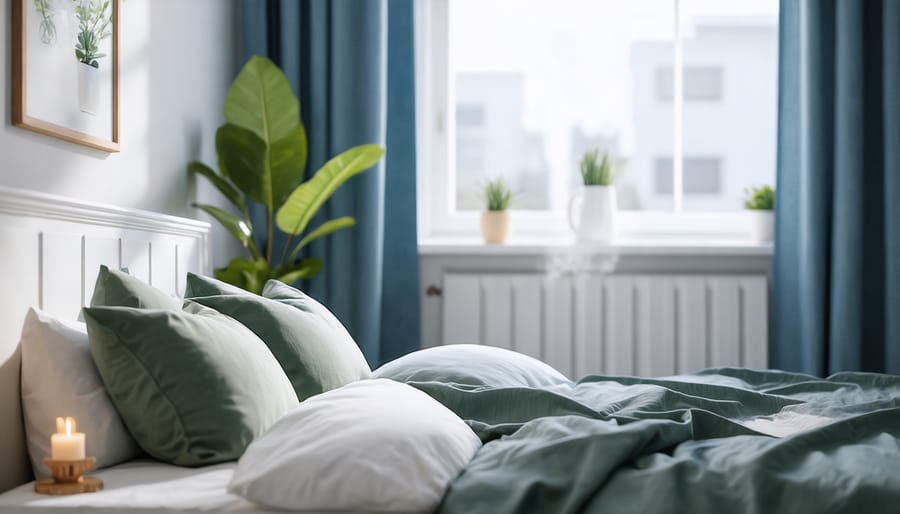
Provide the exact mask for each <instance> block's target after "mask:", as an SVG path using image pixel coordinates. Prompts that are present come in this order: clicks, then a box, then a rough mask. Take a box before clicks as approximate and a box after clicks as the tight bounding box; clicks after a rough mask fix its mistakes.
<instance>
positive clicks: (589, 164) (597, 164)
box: [581, 148, 613, 186]
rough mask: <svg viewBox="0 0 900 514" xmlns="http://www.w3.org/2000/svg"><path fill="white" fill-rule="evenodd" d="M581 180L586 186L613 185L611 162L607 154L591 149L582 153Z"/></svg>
mask: <svg viewBox="0 0 900 514" xmlns="http://www.w3.org/2000/svg"><path fill="white" fill-rule="evenodd" d="M581 179H582V180H583V181H584V185H586V186H611V185H612V183H613V171H612V162H610V159H609V153H608V152H603V157H602V158H601V157H600V150H598V149H596V148H595V149H593V150H588V151H587V152H585V153H584V156H583V157H582V158H581Z"/></svg>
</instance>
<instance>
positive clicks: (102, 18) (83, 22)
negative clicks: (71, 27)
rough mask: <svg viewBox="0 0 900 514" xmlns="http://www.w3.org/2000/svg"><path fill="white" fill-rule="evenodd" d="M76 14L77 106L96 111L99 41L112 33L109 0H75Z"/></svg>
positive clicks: (91, 112) (90, 111)
mask: <svg viewBox="0 0 900 514" xmlns="http://www.w3.org/2000/svg"><path fill="white" fill-rule="evenodd" d="M75 16H76V17H77V18H78V41H77V42H76V43H75V57H76V58H77V59H78V108H79V109H81V111H83V112H86V113H88V114H96V113H97V108H98V106H99V105H100V84H99V80H100V71H99V70H100V59H102V58H103V57H106V54H102V53H100V42H101V41H103V40H104V39H106V38H108V37H109V36H110V35H112V32H111V31H110V23H111V21H112V19H111V15H110V9H109V0H78V4H77V5H76V6H75Z"/></svg>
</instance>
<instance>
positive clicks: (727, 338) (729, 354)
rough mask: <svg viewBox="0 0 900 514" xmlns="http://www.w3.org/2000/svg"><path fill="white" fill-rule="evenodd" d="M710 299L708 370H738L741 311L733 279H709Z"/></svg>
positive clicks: (735, 281) (736, 282)
mask: <svg viewBox="0 0 900 514" xmlns="http://www.w3.org/2000/svg"><path fill="white" fill-rule="evenodd" d="M709 282H710V289H711V292H712V298H711V302H710V307H711V309H712V312H711V313H709V314H708V316H709V320H710V322H711V324H712V348H711V355H710V356H709V360H710V363H709V364H710V366H740V363H741V348H740V341H741V335H740V323H741V321H740V308H739V305H738V303H739V298H738V296H739V289H738V281H737V279H736V278H719V277H717V278H711V279H709Z"/></svg>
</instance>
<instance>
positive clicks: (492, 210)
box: [481, 178, 513, 244]
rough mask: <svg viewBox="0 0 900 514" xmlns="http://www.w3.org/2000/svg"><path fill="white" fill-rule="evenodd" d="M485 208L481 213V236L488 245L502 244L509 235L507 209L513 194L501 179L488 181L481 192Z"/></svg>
mask: <svg viewBox="0 0 900 514" xmlns="http://www.w3.org/2000/svg"><path fill="white" fill-rule="evenodd" d="M483 194H484V201H485V208H486V210H485V211H484V212H482V213H481V235H482V236H484V242H485V243H488V244H503V243H504V242H506V237H507V236H508V235H509V211H508V210H507V209H508V208H509V204H510V202H512V197H513V193H512V191H511V190H510V189H509V188H508V187H506V184H505V183H504V182H503V179H502V178H498V179H495V180H490V181H488V183H487V184H485V186H484V190H483Z"/></svg>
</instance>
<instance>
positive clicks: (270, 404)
mask: <svg viewBox="0 0 900 514" xmlns="http://www.w3.org/2000/svg"><path fill="white" fill-rule="evenodd" d="M84 317H85V320H86V322H87V329H88V340H89V345H90V349H91V354H92V355H93V357H94V363H95V364H96V365H97V369H98V370H99V372H100V376H101V378H102V379H103V383H104V385H105V386H106V391H107V392H108V393H109V396H110V398H111V399H112V401H113V403H114V404H115V406H116V409H117V410H118V411H119V414H120V415H121V416H122V420H123V421H124V422H125V425H126V426H127V427H128V430H129V431H130V432H131V434H132V435H133V436H134V438H135V440H136V441H137V442H138V444H139V445H140V446H141V448H143V449H144V451H146V452H147V453H148V454H150V455H152V456H153V457H155V458H157V459H159V460H161V461H164V462H169V463H172V464H176V465H179V466H202V465H206V464H212V463H216V462H222V461H229V460H235V459H237V458H239V457H240V456H241V454H243V452H244V449H245V448H246V447H247V445H249V444H250V442H251V441H253V439H254V438H255V437H257V436H259V435H260V434H262V433H263V432H264V431H265V430H267V429H268V428H269V427H270V426H271V425H272V424H273V423H275V421H277V420H278V418H280V417H281V416H282V415H283V414H285V413H286V412H288V411H289V410H291V409H293V408H294V407H296V406H297V405H298V404H299V402H298V401H297V396H296V395H295V394H294V390H293V389H292V388H291V383H290V381H289V380H288V379H287V377H286V376H285V374H284V371H282V370H281V367H280V366H279V365H278V362H277V361H276V360H275V357H273V356H272V352H270V351H269V349H268V347H266V345H265V344H264V343H263V342H262V341H260V340H259V338H258V337H256V336H255V335H254V334H253V332H251V331H250V330H249V329H247V328H246V327H244V326H243V325H241V324H240V323H239V322H237V321H235V320H233V319H231V318H229V317H228V316H225V315H224V314H221V313H219V312H217V311H215V310H213V309H209V308H206V307H203V306H202V305H199V304H195V303H192V302H187V303H186V304H185V308H184V310H183V311H169V310H160V309H135V308H132V307H90V308H85V309H84Z"/></svg>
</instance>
